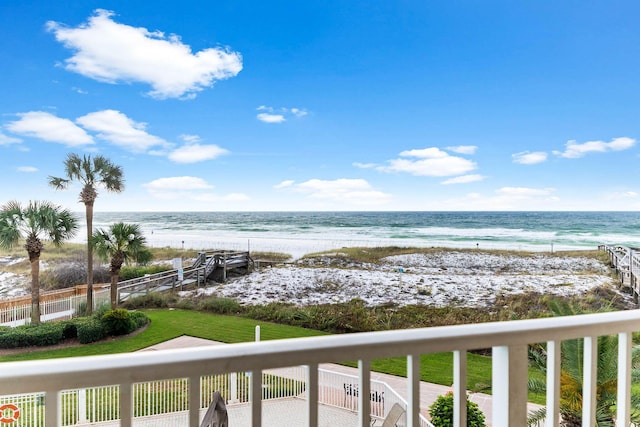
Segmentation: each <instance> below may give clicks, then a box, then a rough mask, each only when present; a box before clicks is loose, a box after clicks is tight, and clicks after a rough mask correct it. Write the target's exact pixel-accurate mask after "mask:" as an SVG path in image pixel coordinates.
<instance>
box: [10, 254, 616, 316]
mask: <svg viewBox="0 0 640 427" xmlns="http://www.w3.org/2000/svg"><path fill="white" fill-rule="evenodd" d="M340 255H341V254H340V253H339V252H334V253H330V254H327V255H322V256H316V257H313V258H301V259H297V260H295V261H292V262H290V263H286V264H281V265H276V266H273V267H262V268H257V269H256V270H255V271H254V272H253V273H251V274H249V275H246V276H241V277H236V278H232V279H229V280H228V281H227V282H226V283H224V284H212V285H211V286H209V287H207V288H205V289H199V290H198V291H196V292H197V293H199V294H206V295H216V296H219V297H228V298H234V299H236V300H238V301H239V302H240V303H242V304H267V303H270V302H290V303H293V304H296V305H311V304H323V303H338V302H346V301H350V300H351V299H353V298H360V299H362V300H364V301H365V303H366V304H367V305H380V304H386V303H395V304H398V305H407V304H425V305H430V306H435V307H440V306H448V305H456V306H464V307H487V306H491V305H492V304H493V303H494V301H495V298H496V296H497V295H500V294H521V293H525V292H538V293H544V294H554V295H566V296H571V295H578V294H583V293H584V292H586V291H588V290H590V289H594V288H597V287H600V286H607V285H611V286H613V279H612V277H611V276H610V272H609V267H608V266H606V265H604V264H603V263H601V262H599V261H597V260H595V259H593V258H588V257H569V256H561V255H557V254H556V255H549V254H535V253H534V254H531V255H528V256H527V255H520V254H518V253H515V252H513V253H509V252H506V253H504V254H496V253H491V252H477V251H463V250H453V249H451V250H449V249H443V250H442V251H437V252H430V253H414V254H407V255H398V256H391V257H387V258H384V259H382V261H381V262H380V263H378V264H369V263H361V262H355V261H351V260H348V259H346V258H345V257H343V256H340ZM18 261H19V259H17V258H0V267H1V266H3V265H10V264H12V263H15V262H18ZM189 262H190V261H189V260H185V263H186V264H188V263H189ZM29 284H30V277H29V276H28V275H17V274H14V273H9V272H2V271H0V298H11V297H16V296H22V295H28V294H29ZM191 292H193V291H191ZM191 292H185V295H186V294H189V293H191Z"/></svg>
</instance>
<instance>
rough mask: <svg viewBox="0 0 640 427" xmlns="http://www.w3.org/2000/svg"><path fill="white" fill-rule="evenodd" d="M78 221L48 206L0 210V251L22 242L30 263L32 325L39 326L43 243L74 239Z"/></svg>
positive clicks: (14, 203)
mask: <svg viewBox="0 0 640 427" xmlns="http://www.w3.org/2000/svg"><path fill="white" fill-rule="evenodd" d="M77 228H78V226H77V220H76V218H75V216H74V215H73V214H72V213H71V212H70V211H68V210H66V209H63V208H61V207H59V206H56V205H54V204H52V203H50V202H39V201H32V202H29V204H28V205H27V206H22V205H21V204H20V203H19V202H17V201H11V202H8V203H6V204H5V205H3V206H2V208H0V247H3V248H6V249H11V248H13V247H14V246H15V245H17V244H18V243H19V242H20V241H22V240H24V241H25V245H24V248H25V249H26V250H27V254H28V255H29V262H30V263H31V323H32V324H37V323H40V277H39V276H40V254H41V252H42V249H43V248H44V243H43V240H49V241H51V242H52V243H53V244H54V245H55V246H60V245H61V244H62V243H63V242H64V241H65V240H68V239H70V238H71V237H73V236H74V235H75V232H76V230H77Z"/></svg>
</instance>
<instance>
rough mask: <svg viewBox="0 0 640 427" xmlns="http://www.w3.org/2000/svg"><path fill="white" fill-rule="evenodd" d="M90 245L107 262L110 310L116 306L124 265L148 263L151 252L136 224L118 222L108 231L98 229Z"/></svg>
mask: <svg viewBox="0 0 640 427" xmlns="http://www.w3.org/2000/svg"><path fill="white" fill-rule="evenodd" d="M91 244H92V246H93V247H94V248H95V250H96V254H97V255H98V256H99V257H100V258H102V259H103V260H105V261H109V262H110V265H109V271H110V273H111V308H112V309H115V308H116V307H117V306H118V279H119V276H120V269H121V268H122V265H123V264H124V263H128V262H131V261H134V262H149V261H150V260H151V251H149V249H147V248H146V246H145V244H146V239H145V238H144V236H143V235H142V231H141V230H140V226H139V225H137V224H125V223H123V222H118V223H115V224H113V225H111V227H109V228H108V229H106V230H105V229H102V228H101V229H98V230H96V231H95V233H93V237H92V239H91Z"/></svg>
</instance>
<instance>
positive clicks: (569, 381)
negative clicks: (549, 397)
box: [528, 303, 640, 427]
mask: <svg viewBox="0 0 640 427" xmlns="http://www.w3.org/2000/svg"><path fill="white" fill-rule="evenodd" d="M551 310H552V311H553V313H554V315H556V316H574V315H579V314H584V312H583V311H582V310H581V309H580V308H579V307H576V306H574V305H570V304H566V303H555V304H553V305H552V306H551ZM583 348H584V341H583V340H581V339H576V340H567V341H563V342H562V344H561V362H560V416H561V425H562V426H563V427H579V426H581V425H582V380H583V378H582V375H583V372H584V370H583V357H584V352H583ZM530 356H531V357H530V361H531V364H532V365H533V366H534V367H536V368H538V369H539V370H540V371H542V372H545V371H546V355H545V349H544V348H543V347H533V348H532V349H531V350H530ZM639 367H640V348H639V347H634V348H633V349H632V375H633V377H634V378H637V377H638V376H639V375H640V370H639V369H638V368H639ZM597 374H598V378H597V382H596V396H597V401H596V405H597V406H596V423H597V424H596V425H598V426H599V427H603V426H613V425H615V405H616V402H617V394H616V391H617V384H618V377H617V375H618V339H617V336H601V337H598V366H597ZM529 389H530V390H532V391H537V392H544V389H545V383H544V381H542V380H536V379H530V380H529ZM632 408H633V410H632V411H631V412H632V413H631V421H632V422H633V423H635V424H634V425H637V424H638V423H639V422H640V401H638V396H634V398H633V399H632ZM545 417H546V411H545V408H542V409H540V410H538V411H535V412H533V413H532V414H530V416H529V420H528V421H529V425H537V424H538V423H539V422H541V421H542V420H543V419H544V418H545Z"/></svg>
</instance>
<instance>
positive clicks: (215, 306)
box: [198, 297, 242, 314]
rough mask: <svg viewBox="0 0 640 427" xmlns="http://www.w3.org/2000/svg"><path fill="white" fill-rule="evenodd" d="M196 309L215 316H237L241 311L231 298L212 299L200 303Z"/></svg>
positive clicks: (240, 307) (237, 303) (238, 304)
mask: <svg viewBox="0 0 640 427" xmlns="http://www.w3.org/2000/svg"><path fill="white" fill-rule="evenodd" d="M198 309H199V310H202V311H208V312H210V313H216V314H237V313H240V312H241V311H242V306H241V305H240V303H239V302H238V301H236V300H234V299H232V298H215V297H212V298H207V299H204V300H202V301H200V303H199V304H198Z"/></svg>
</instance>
